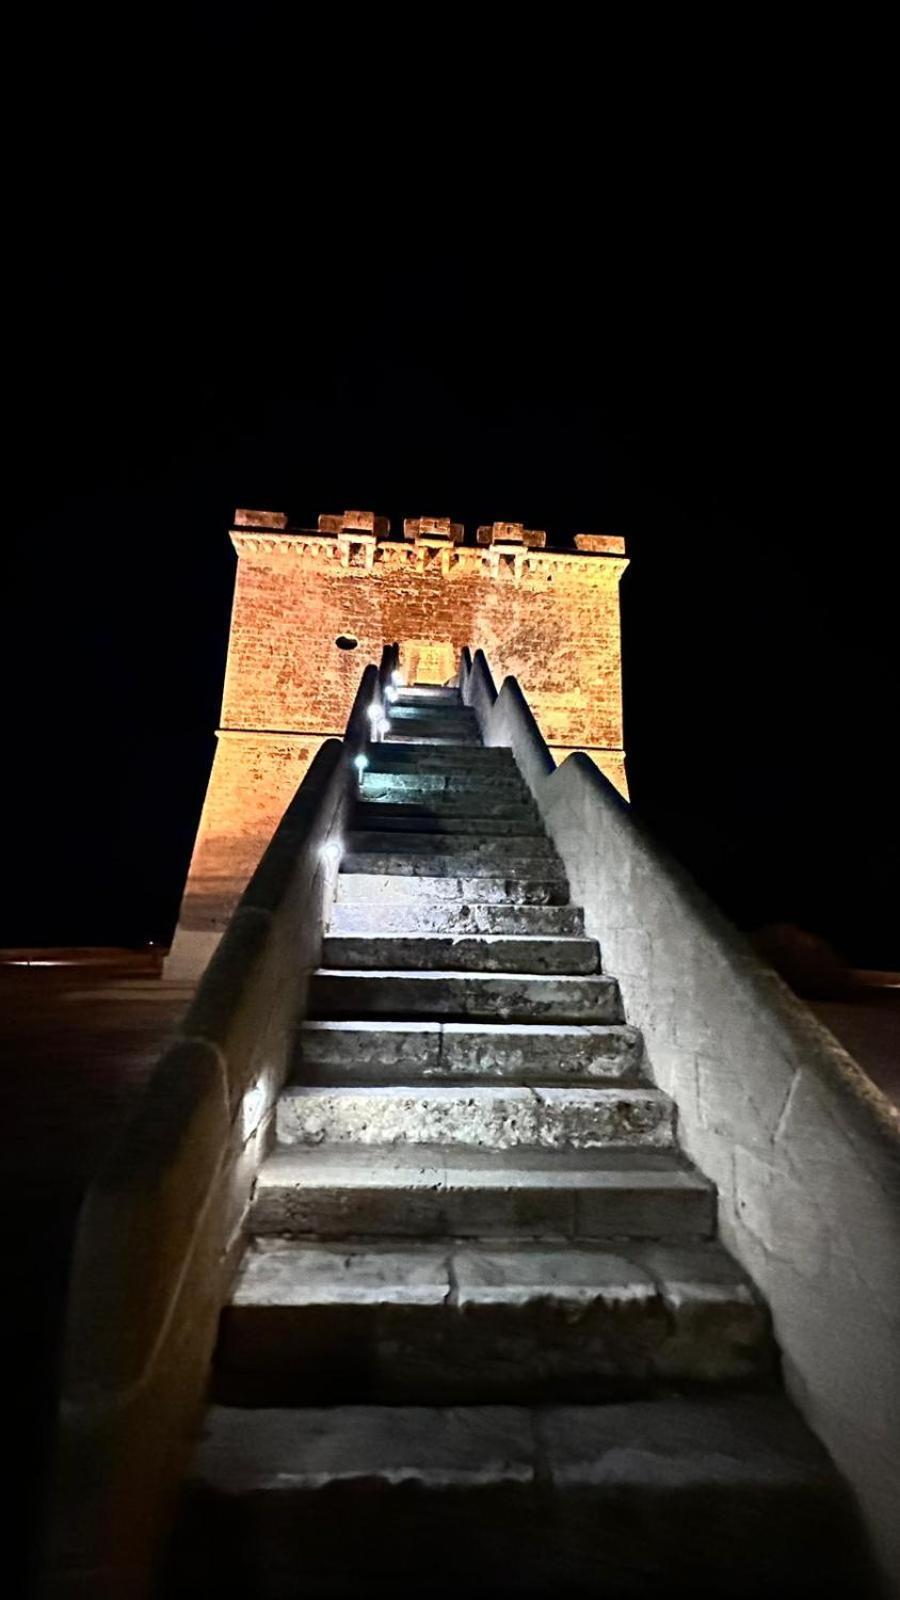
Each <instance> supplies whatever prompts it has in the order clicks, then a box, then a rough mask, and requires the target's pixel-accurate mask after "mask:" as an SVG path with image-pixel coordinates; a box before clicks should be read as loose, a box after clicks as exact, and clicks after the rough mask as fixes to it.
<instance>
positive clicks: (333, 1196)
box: [249, 1145, 716, 1239]
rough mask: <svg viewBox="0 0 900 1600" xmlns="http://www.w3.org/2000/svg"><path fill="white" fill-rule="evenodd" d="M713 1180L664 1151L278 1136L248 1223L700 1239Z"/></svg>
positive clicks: (258, 1226)
mask: <svg viewBox="0 0 900 1600" xmlns="http://www.w3.org/2000/svg"><path fill="white" fill-rule="evenodd" d="M715 1217H716V1196H715V1189H714V1188H713V1186H712V1184H710V1183H709V1182H708V1181H707V1180H706V1179H705V1178H703V1177H701V1176H700V1174H699V1173H698V1172H695V1171H694V1170H693V1169H692V1168H691V1167H689V1166H688V1165H687V1163H686V1162H685V1161H684V1159H683V1157H681V1156H680V1155H679V1154H678V1153H677V1151H669V1150H648V1149H645V1148H644V1149H640V1150H571V1151H566V1150H554V1151H546V1150H528V1149H523V1148H519V1149H515V1150H507V1151H506V1152H505V1153H504V1156H503V1160H502V1161H498V1160H497V1157H496V1154H495V1153H494V1151H492V1150H474V1149H465V1148H463V1149H459V1148H456V1147H454V1146H452V1145H451V1146H447V1145H417V1146H415V1147H409V1146H407V1147H404V1146H402V1145H390V1146H386V1147H380V1146H377V1145H364V1146H356V1145H280V1146H277V1147H276V1149H275V1151H274V1152H273V1154H271V1155H270V1156H269V1157H268V1158H267V1160H266V1161H265V1162H264V1163H263V1165H262V1167H261V1169H260V1172H259V1176H258V1178H257V1183H256V1190H255V1195H254V1200H253V1206H252V1210H251V1213H250V1218H249V1226H250V1229H251V1231H252V1232H254V1233H257V1234H292V1235H298V1236H302V1235H304V1234H312V1235H317V1236H319V1237H322V1238H346V1237H348V1236H353V1235H356V1236H366V1235H370V1236H376V1237H377V1236H380V1235H385V1234H393V1235H396V1236H408V1237H413V1238H428V1237H433V1236H436V1235H441V1234H452V1235H455V1236H458V1237H466V1236H471V1235H480V1236H486V1235H491V1234H494V1235H499V1236H501V1237H504V1238H520V1237H521V1238H540V1237H547V1236H549V1235H554V1234H555V1235H557V1236H559V1237H560V1238H591V1239H599V1238H609V1237H612V1236H617V1237H619V1238H634V1239H647V1238H660V1239H678V1238H709V1237H710V1236H711V1235H712V1233H713V1231H714V1228H715Z"/></svg>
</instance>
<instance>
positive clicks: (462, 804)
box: [354, 774, 542, 832]
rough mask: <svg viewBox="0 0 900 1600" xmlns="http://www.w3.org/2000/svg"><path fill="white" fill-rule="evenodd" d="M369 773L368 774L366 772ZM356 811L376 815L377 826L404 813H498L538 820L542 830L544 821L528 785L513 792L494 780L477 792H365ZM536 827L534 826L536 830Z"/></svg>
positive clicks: (444, 815)
mask: <svg viewBox="0 0 900 1600" xmlns="http://www.w3.org/2000/svg"><path fill="white" fill-rule="evenodd" d="M365 776H366V777H368V774H365ZM354 815H355V816H361V817H372V818H373V819H375V823H376V826H377V825H378V822H379V820H380V821H381V822H383V821H384V820H385V819H386V818H387V817H397V818H398V819H400V820H401V821H402V819H403V818H404V817H413V818H418V817H419V816H425V817H435V818H437V819H440V820H442V821H443V820H444V819H445V818H446V819H449V818H451V817H459V818H465V819H467V820H468V819H478V818H480V817H485V818H487V817H496V818H499V819H500V820H502V821H505V822H520V821H531V822H532V823H536V824H537V830H538V831H540V829H541V827H542V823H541V822H540V819H539V817H538V814H537V807H536V806H535V804H534V801H533V800H532V799H531V798H530V796H529V795H528V794H527V791H525V790H524V789H523V790H522V793H521V794H520V795H516V796H511V795H510V793H509V792H508V790H501V791H500V792H499V794H498V792H497V791H496V790H495V787H494V785H493V784H487V783H486V784H485V785H484V787H483V788H482V789H480V790H479V791H478V792H477V793H476V794H471V793H464V794H461V795H460V794H455V793H453V792H452V791H451V792H450V793H446V792H444V791H443V790H438V791H437V792H436V793H435V794H428V793H422V794H417V795H413V796H401V798H400V799H396V798H395V797H394V796H390V797H386V798H384V799H370V798H369V797H368V795H367V794H365V793H363V794H361V796H360V798H359V800H358V801H357V803H356V806H355V808H354ZM534 831H535V829H534V828H532V832H534Z"/></svg>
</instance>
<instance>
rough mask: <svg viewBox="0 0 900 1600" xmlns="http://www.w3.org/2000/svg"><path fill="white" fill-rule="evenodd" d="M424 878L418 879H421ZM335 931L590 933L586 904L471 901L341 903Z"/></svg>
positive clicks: (333, 920) (334, 920)
mask: <svg viewBox="0 0 900 1600" xmlns="http://www.w3.org/2000/svg"><path fill="white" fill-rule="evenodd" d="M420 881H421V880H417V882H420ZM328 930H329V932H330V933H528V934H540V933H546V934H551V935H553V934H579V933H583V932H584V912H583V911H582V909H581V906H531V905H524V906H519V905H489V904H484V903H479V902H478V901H471V900H459V901H457V900H405V901H394V902H391V901H388V900H386V899H385V898H384V896H373V898H372V900H371V902H370V901H367V900H361V901H338V902H336V903H335V905H334V906H333V907H332V909H331V914H330V920H329V924H328Z"/></svg>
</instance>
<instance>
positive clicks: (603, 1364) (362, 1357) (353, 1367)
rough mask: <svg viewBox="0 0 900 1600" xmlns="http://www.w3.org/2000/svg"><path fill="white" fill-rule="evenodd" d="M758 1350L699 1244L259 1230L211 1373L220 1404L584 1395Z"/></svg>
mask: <svg viewBox="0 0 900 1600" xmlns="http://www.w3.org/2000/svg"><path fill="white" fill-rule="evenodd" d="M773 1364H774V1363H773V1345H772V1339H771V1333H770V1329H769V1320H768V1316H767V1313H766V1310H765V1308H764V1306H763V1304H762V1302H761V1301H760V1300H759V1298H758V1297H757V1295H756V1293H755V1292H754V1290H753V1288H752V1287H751V1285H750V1283H749V1280H748V1279H747V1278H746V1276H745V1275H744V1273H743V1272H742V1271H741V1270H740V1268H739V1267H738V1266H737V1265H736V1263H735V1262H734V1261H733V1260H732V1259H731V1257H730V1256H728V1255H727V1254H726V1252H725V1251H724V1250H723V1249H722V1248H721V1247H720V1246H719V1245H717V1244H715V1243H714V1242H707V1243H695V1244H677V1245H673V1244H665V1245H660V1244H638V1243H632V1244H630V1245H628V1246H627V1247H626V1246H624V1245H621V1246H618V1247H611V1246H610V1245H604V1244H590V1243H587V1242H581V1243H578V1244H576V1243H573V1242H572V1241H546V1240H541V1241H537V1242H534V1241H528V1240H519V1241H502V1240H497V1239H494V1240H472V1239H461V1240H457V1239H452V1238H448V1239H436V1240H432V1241H428V1242H424V1241H421V1242H420V1241H410V1240H384V1241H379V1242H377V1243H373V1242H372V1241H364V1242H359V1243H355V1242H346V1241H339V1242H336V1243H334V1244H327V1243H310V1242H304V1241H299V1240H298V1241H294V1240H289V1241H282V1240H261V1241H258V1242H257V1244H256V1245H255V1246H254V1247H252V1248H251V1249H249V1250H248V1251H247V1253H246V1255H245V1257H244V1260H243V1263H242V1265H241V1268H240V1271H239V1273H238V1277H237V1280H236V1282H235V1285H234V1288H233V1291H232V1294H231V1298H230V1300H229V1302H228V1304H227V1306H226V1307H225V1309H224V1312H223V1316H222V1321H221V1328H220V1335H219V1345H218V1351H217V1358H216V1388H217V1392H218V1394H219V1396H220V1397H221V1396H223V1395H224V1396H227V1398H228V1399H229V1401H230V1402H231V1403H232V1404H236V1405H242V1404H256V1405H277V1404H283V1403H291V1402H293V1403H295V1404H302V1403H303V1402H305V1401H310V1400H320V1401H321V1400H323V1399H332V1400H334V1401H338V1402H340V1401H352V1400H357V1401H363V1400H379V1401H384V1402H387V1403H400V1404H404V1403H408V1402H411V1401H415V1400H420V1401H422V1402H425V1403H432V1402H434V1401H451V1400H454V1399H455V1400H462V1401H469V1402H478V1401H484V1402H488V1401H496V1400H499V1399H507V1400H509V1399H529V1398H538V1397H541V1398H554V1397H563V1396H569V1397H573V1398H575V1397H577V1398H580V1399H592V1398H596V1399H600V1398H604V1397H609V1396H611V1395H615V1394H617V1393H622V1392H624V1393H635V1392H638V1391H640V1390H641V1389H647V1388H652V1387H655V1386H657V1385H659V1384H660V1383H668V1384H679V1385H682V1384H722V1383H732V1384H734V1383H746V1382H748V1381H750V1380H754V1379H759V1378H762V1377H766V1376H768V1375H769V1374H770V1373H771V1371H772V1368H773Z"/></svg>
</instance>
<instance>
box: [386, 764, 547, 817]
mask: <svg viewBox="0 0 900 1600" xmlns="http://www.w3.org/2000/svg"><path fill="white" fill-rule="evenodd" d="M359 797H360V799H361V800H363V801H365V802H366V804H370V803H371V804H379V803H381V802H384V803H386V804H401V803H406V804H409V805H412V804H415V803H416V802H420V803H422V804H428V805H432V804H438V803H446V804H448V805H451V804H453V805H460V806H461V805H462V804H463V803H464V802H468V803H470V804H471V805H473V806H479V807H480V806H481V805H482V804H483V803H484V802H485V801H491V800H494V801H499V800H501V799H502V800H503V801H504V802H505V803H506V804H507V805H525V804H527V802H528V801H529V799H530V794H529V791H528V790H527V789H526V787H525V785H524V783H523V782H522V779H521V778H520V777H519V774H518V771H517V770H516V768H514V767H506V766H500V767H496V768H494V767H484V766H483V765H481V764H480V763H476V764H475V765H474V766H472V767H466V766H453V767H446V766H445V767H441V768H435V767H434V766H432V767H431V768H427V767H423V768H418V767H403V768H401V769H400V770H399V771H391V770H388V769H387V768H386V766H385V764H384V761H383V760H382V762H381V763H380V765H379V766H378V767H370V768H369V769H368V770H367V771H366V772H364V773H363V774H362V777H361V779H360V782H359Z"/></svg>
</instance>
